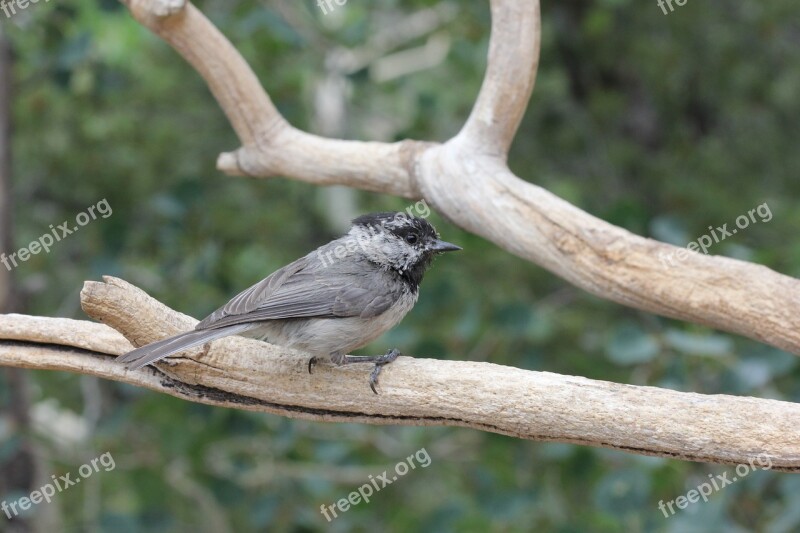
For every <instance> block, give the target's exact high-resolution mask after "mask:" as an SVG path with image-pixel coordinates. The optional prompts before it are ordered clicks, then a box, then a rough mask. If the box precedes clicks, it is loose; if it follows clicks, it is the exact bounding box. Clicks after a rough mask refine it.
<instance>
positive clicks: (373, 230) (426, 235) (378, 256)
mask: <svg viewBox="0 0 800 533" xmlns="http://www.w3.org/2000/svg"><path fill="white" fill-rule="evenodd" d="M348 236H349V237H353V238H355V239H356V240H357V241H358V244H359V251H360V252H361V253H363V254H364V256H365V257H366V258H367V259H368V260H369V261H372V262H373V263H375V264H377V265H380V266H381V267H383V268H386V269H391V270H394V271H395V272H397V273H398V274H400V275H401V276H403V277H404V278H406V279H407V280H409V281H411V282H412V283H413V284H414V285H418V284H419V282H420V281H422V275H423V274H424V273H425V270H426V269H427V268H428V267H429V266H430V264H431V261H433V258H434V257H435V256H436V255H438V254H441V253H444V252H452V251H455V250H460V249H461V248H460V247H458V246H456V245H455V244H450V243H449V242H445V241H443V240H440V239H439V234H438V233H437V232H436V229H435V228H434V227H433V226H432V225H431V224H430V223H429V222H428V221H427V220H425V219H424V218H417V217H414V216H410V215H408V214H406V213H403V212H391V211H390V212H385V213H370V214H368V215H362V216H360V217H358V218H356V219H355V220H353V227H352V229H351V230H350V233H349V234H348Z"/></svg>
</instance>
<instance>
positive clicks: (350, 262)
mask: <svg viewBox="0 0 800 533" xmlns="http://www.w3.org/2000/svg"><path fill="white" fill-rule="evenodd" d="M460 249H461V248H459V247H458V246H456V245H454V244H450V243H448V242H444V241H442V240H439V235H438V233H437V232H436V230H435V229H434V227H433V226H432V225H431V224H430V223H428V221H427V220H425V219H423V218H417V217H413V216H410V215H408V214H406V213H403V212H399V213H395V212H386V213H372V214H368V215H363V216H361V217H358V218H356V219H355V220H353V225H352V228H351V229H350V231H349V232H348V233H347V234H346V235H344V236H343V237H340V238H339V239H336V240H334V241H331V242H329V243H328V244H325V245H323V246H321V247H320V248H318V249H317V250H315V251H313V252H311V253H310V254H308V255H306V256H305V257H301V258H300V259H298V260H297V261H295V262H293V263H290V264H288V265H286V266H285V267H283V268H281V269H280V270H278V271H276V272H274V273H273V274H271V275H270V276H268V277H267V278H265V279H263V280H261V281H260V282H258V283H256V284H255V285H253V286H252V287H250V288H249V289H246V290H245V291H243V292H241V293H239V294H238V295H237V296H235V297H234V298H233V299H232V300H231V301H229V302H228V303H227V304H225V305H224V306H223V307H221V308H219V309H217V310H216V311H214V312H213V313H211V314H210V315H209V316H208V317H206V318H205V319H204V320H203V321H202V322H200V323H199V324H197V327H196V328H195V329H194V331H189V332H186V333H181V334H179V335H175V336H174V337H169V338H167V339H164V340H160V341H157V342H153V343H151V344H148V345H146V346H142V347H141V348H137V349H136V350H133V351H131V352H128V353H126V354H124V355H121V356H120V357H119V358H118V360H119V361H120V362H122V363H125V364H126V365H127V366H128V368H130V369H137V368H141V367H143V366H145V365H149V364H151V363H155V362H156V361H159V360H161V359H163V358H165V357H168V356H170V355H172V354H175V353H177V352H181V351H184V350H187V349H189V348H192V347H194V346H198V345H201V344H205V343H207V342H210V341H213V340H216V339H219V338H221V337H227V336H228V335H237V334H238V335H243V336H245V337H251V338H256V339H260V340H263V341H267V342H269V343H271V344H276V345H278V346H285V347H287V348H295V349H298V350H302V351H305V352H308V353H309V354H311V355H312V356H313V357H312V358H311V359H310V360H309V362H308V371H309V373H310V372H311V369H312V367H313V365H314V363H315V362H316V361H317V358H318V357H328V358H330V360H331V361H333V363H335V364H337V365H343V364H347V363H374V364H375V367H374V369H373V371H372V374H371V375H370V379H369V384H370V387H371V388H372V391H373V392H374V393H375V394H377V390H376V389H375V386H376V385H377V382H378V375H379V374H380V371H381V368H383V366H384V365H386V364H389V363H391V362H392V361H394V360H395V359H397V356H398V355H400V352H399V351H398V350H396V349H393V350H390V351H388V352H387V353H386V354H384V355H375V356H371V355H370V356H354V355H348V353H349V352H351V351H352V350H355V349H357V348H360V347H362V346H364V345H366V344H367V343H369V342H370V341H372V340H374V339H376V338H377V337H379V336H380V335H381V334H383V333H384V332H386V331H388V330H390V329H391V328H393V327H394V326H395V325H397V324H398V323H399V322H400V320H402V319H403V317H404V316H405V315H406V313H408V312H409V311H410V310H411V308H412V307H414V304H415V303H416V302H417V297H418V295H419V285H420V282H422V276H423V275H424V274H425V271H426V270H427V269H428V267H429V266H430V264H431V262H432V261H433V258H434V257H435V256H436V255H438V254H440V253H443V252H450V251H454V250H460Z"/></svg>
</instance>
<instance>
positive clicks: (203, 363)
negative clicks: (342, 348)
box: [0, 278, 800, 472]
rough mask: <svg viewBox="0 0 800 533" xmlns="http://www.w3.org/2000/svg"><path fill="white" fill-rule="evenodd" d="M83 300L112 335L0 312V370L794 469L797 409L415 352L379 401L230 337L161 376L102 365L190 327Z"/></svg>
mask: <svg viewBox="0 0 800 533" xmlns="http://www.w3.org/2000/svg"><path fill="white" fill-rule="evenodd" d="M81 299H82V305H83V308H84V310H85V311H86V312H87V313H88V314H89V315H91V316H93V317H94V318H96V319H98V320H101V321H104V322H106V323H107V324H109V325H110V326H112V327H113V328H114V329H112V328H111V327H108V326H104V325H101V324H95V323H91V322H84V321H76V320H66V319H55V318H37V317H27V316H22V315H0V365H6V366H15V367H20V368H33V369H49V370H66V371H70V372H78V373H83V374H90V375H94V376H99V377H103V378H107V379H113V380H116V381H121V382H125V383H130V384H133V385H137V386H141V387H147V388H149V389H152V390H154V391H159V392H163V393H166V394H170V395H172V396H176V397H178V398H183V399H185V400H189V401H195V402H201V403H206V404H211V405H218V406H222V407H235V408H241V409H248V410H254V411H264V412H269V413H274V414H279V415H283V416H288V417H292V418H302V419H307V420H317V421H329V422H363V423H368V424H400V425H420V426H427V425H440V426H461V427H468V428H474V429H479V430H483V431H490V432H494V433H500V434H504V435H510V436H514V437H519V438H524V439H531V440H540V441H558V442H568V443H575V444H583V445H589V446H600V447H605V448H614V449H620V450H625V451H628V452H632V453H638V454H645V455H658V456H663V457H671V458H677V459H684V460H691V461H704V462H717V463H728V464H738V463H746V462H747V461H748V460H749V459H750V458H754V457H756V456H757V455H759V454H767V455H768V456H769V457H770V460H771V461H772V464H773V465H774V468H775V469H777V470H784V471H789V472H800V405H797V404H793V403H789V402H781V401H775V400H761V399H756V398H743V397H734V396H722V395H717V396H706V395H702V394H693V393H683V392H676V391H672V390H663V389H658V388H653V387H636V386H630V385H620V384H615V383H608V382H604V381H595V380H590V379H586V378H581V377H572V376H561V375H557V374H551V373H547V372H529V371H525V370H520V369H515V368H509V367H503V366H499V365H493V364H489V363H473V362H459V361H439V360H434V359H416V358H411V357H401V358H399V359H398V360H397V361H396V362H395V363H392V364H391V365H389V366H387V367H386V368H385V369H384V372H383V373H382V374H381V394H380V395H377V396H376V395H374V394H373V393H372V391H370V389H369V386H368V385H367V376H368V374H369V368H364V367H360V365H352V366H348V367H334V366H331V365H329V364H320V365H318V366H317V367H315V371H314V374H312V375H309V374H308V371H307V369H306V364H307V361H308V356H307V355H304V354H301V353H298V352H293V351H291V350H287V349H284V348H279V347H275V346H271V345H268V344H265V343H262V342H258V341H254V340H250V339H244V338H239V337H232V338H226V339H222V340H220V341H216V342H214V343H212V344H211V345H210V349H209V348H208V347H204V348H198V349H195V350H192V351H189V352H187V353H186V354H184V355H183V356H179V357H177V358H173V359H168V360H166V361H165V362H164V363H162V364H159V367H158V369H152V368H146V369H143V370H138V371H129V370H126V369H125V368H124V367H123V366H122V365H119V364H117V363H116V362H115V361H114V360H113V359H112V357H113V356H117V355H119V354H122V353H124V352H126V351H128V350H130V349H131V345H132V344H134V345H140V344H143V343H147V342H151V341H154V340H157V339H159V338H162V337H165V336H167V335H172V334H174V333H177V332H180V331H183V330H187V329H190V328H192V327H193V326H194V324H195V323H196V320H194V319H192V318H190V317H188V316H186V315H182V314H180V313H177V312H175V311H173V310H171V309H169V308H168V307H166V306H164V305H163V304H161V303H159V302H157V301H156V300H153V299H152V298H150V297H149V296H148V295H147V294H145V293H144V292H142V291H141V290H139V289H137V288H136V287H133V286H132V285H129V284H128V283H126V282H124V281H122V280H118V279H114V278H106V280H105V283H97V282H87V283H86V285H85V287H84V290H83V292H82V294H81ZM115 330H118V331H119V332H121V333H117V331H115ZM123 335H124V336H123ZM126 338H127V340H126Z"/></svg>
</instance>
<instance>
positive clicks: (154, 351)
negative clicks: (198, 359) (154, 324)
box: [117, 324, 253, 370]
mask: <svg viewBox="0 0 800 533" xmlns="http://www.w3.org/2000/svg"><path fill="white" fill-rule="evenodd" d="M252 327H253V325H252V324H236V325H234V326H228V327H225V328H217V329H201V330H195V331H188V332H186V333H180V334H178V335H175V336H174V337H168V338H166V339H163V340H160V341H156V342H151V343H150V344H147V345H145V346H142V347H141V348H137V349H135V350H132V351H130V352H128V353H126V354H123V355H120V356H119V357H117V361H119V362H120V363H125V364H126V365H127V366H128V368H129V369H131V370H136V369H137V368H142V367H143V366H146V365H149V364H151V363H155V362H156V361H160V360H161V359H164V358H165V357H168V356H170V355H172V354H174V353H178V352H181V351H183V350H188V349H189V348H194V347H195V346H199V345H201V344H205V343H207V342H210V341H213V340H216V339H219V338H222V337H227V336H229V335H236V334H237V333H241V332H243V331H246V330H248V329H251V328H252Z"/></svg>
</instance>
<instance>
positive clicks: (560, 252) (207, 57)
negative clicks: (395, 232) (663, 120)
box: [126, 0, 800, 354]
mask: <svg viewBox="0 0 800 533" xmlns="http://www.w3.org/2000/svg"><path fill="white" fill-rule="evenodd" d="M164 2H171V3H173V4H182V2H181V1H176V0H126V3H127V4H128V5H129V7H130V8H131V12H132V13H133V15H134V17H136V19H137V20H139V21H140V22H141V23H142V24H144V25H146V26H147V27H149V28H151V29H152V30H153V31H155V32H156V33H157V34H158V35H160V36H161V37H163V38H164V39H165V40H166V41H167V42H169V43H170V44H171V45H172V46H173V47H174V48H175V49H176V50H177V51H178V52H179V53H180V54H181V55H183V56H184V57H185V58H186V59H187V60H188V61H189V62H191V63H192V65H194V66H195V68H196V69H197V70H198V72H200V74H201V75H202V76H203V77H204V78H205V79H206V81H207V82H208V84H209V87H211V90H212V92H214V95H215V96H216V97H217V100H218V101H219V103H220V105H221V106H222V108H223V109H224V110H225V112H226V113H227V115H228V116H229V117H232V118H231V122H232V124H233V126H234V129H236V131H237V133H239V136H240V139H241V140H242V142H243V144H244V147H243V148H241V149H239V150H238V151H236V152H233V153H227V154H222V155H221V156H220V158H219V161H218V167H219V168H220V169H221V170H223V171H225V172H227V173H231V174H242V173H244V174H247V175H250V176H261V177H267V176H274V175H283V176H287V177H290V178H294V179H298V180H302V181H306V182H309V183H314V184H317V185H331V184H340V185H347V186H350V187H356V188H361V189H367V190H371V191H378V192H384V193H387V194H394V195H398V196H403V197H409V198H415V197H420V196H421V197H423V198H425V199H426V200H427V201H428V203H430V204H431V205H433V206H434V207H435V208H436V209H437V210H438V211H439V212H440V213H441V214H442V215H444V216H446V217H448V218H449V219H450V220H452V221H453V222H454V223H456V224H458V225H459V226H461V227H462V228H464V229H466V230H468V231H471V232H473V233H475V234H478V235H481V236H482V237H485V238H487V239H489V240H491V241H492V242H494V243H496V244H497V245H498V246H500V247H502V248H503V249H505V250H507V251H509V252H511V253H514V254H516V255H518V256H520V257H522V258H524V259H527V260H529V261H531V262H533V263H536V264H538V265H541V266H542V267H544V268H546V269H548V270H550V271H551V272H553V273H555V274H556V275H558V276H561V277H562V278H564V279H566V280H568V281H570V282H571V283H573V284H575V285H577V286H578V287H580V288H582V289H584V290H587V291H589V292H591V293H593V294H595V295H597V296H600V297H602V298H607V299H609V300H612V301H615V302H618V303H621V304H623V305H626V306H630V307H635V308H637V309H642V310H645V311H649V312H652V313H656V314H660V315H663V316H668V317H672V318H677V319H681V320H686V321H689V322H696V323H698V324H704V325H707V326H710V327H714V328H718V329H721V330H725V331H730V332H733V333H738V334H740V335H744V336H746V337H750V338H752V339H756V340H759V341H761V342H764V343H767V344H770V345H772V346H775V347H778V348H780V349H783V350H787V351H789V352H793V353H795V354H800V297H798V295H800V282H798V280H796V279H793V278H790V277H788V276H784V275H782V274H778V273H776V272H774V271H772V270H770V269H768V268H765V267H763V266H759V265H754V264H751V263H747V262H744V261H738V260H733V259H728V258H725V257H719V256H705V255H701V254H698V253H690V254H689V256H688V259H686V260H684V261H682V262H680V263H679V264H677V265H675V266H672V265H671V264H670V262H669V261H668V260H666V259H665V258H669V257H671V256H673V254H675V253H676V252H678V251H679V250H681V249H679V248H677V247H674V246H671V245H668V244H664V243H660V242H657V241H653V240H650V239H646V238H642V237H639V236H637V235H634V234H632V233H630V232H628V231H626V230H624V229H622V228H618V227H616V226H613V225H611V224H608V223H606V222H604V221H602V220H600V219H598V218H596V217H594V216H592V215H590V214H588V213H586V212H584V211H582V210H580V209H578V208H576V207H574V206H572V205H570V204H569V203H567V202H565V201H563V200H561V199H560V198H558V197H556V196H555V195H553V194H551V193H549V192H548V191H545V190H544V189H542V188H540V187H537V186H535V185H532V184H530V183H527V182H525V181H523V180H521V179H519V178H517V177H516V176H514V175H513V174H512V173H511V172H510V171H509V170H508V168H507V166H506V163H505V159H506V154H507V151H508V148H509V146H510V143H511V141H512V138H513V136H514V133H515V132H516V129H517V127H518V125H519V123H520V120H521V118H522V115H523V113H524V111H525V106H526V103H527V100H528V98H529V96H530V93H531V90H532V89H533V83H534V79H535V74H536V68H537V64H538V58H539V40H540V34H541V28H540V24H541V22H540V14H539V2H538V1H532V0H492V2H491V6H492V35H491V41H490V45H489V58H488V67H487V71H486V76H485V79H484V83H483V86H482V88H481V91H480V94H479V96H478V99H477V102H476V104H475V107H474V109H473V111H472V113H471V115H470V117H469V119H468V120H467V122H466V124H465V125H464V128H463V129H462V131H461V132H460V133H459V134H458V135H457V136H456V137H455V138H453V139H451V140H450V141H448V142H447V143H445V144H443V145H441V144H435V143H422V142H418V141H403V142H401V143H394V144H385V143H364V142H357V141H340V140H332V139H324V138H321V137H318V136H315V135H310V134H308V133H304V132H301V131H299V130H297V129H295V128H293V127H292V126H290V125H289V124H288V123H286V121H285V120H283V118H282V117H280V115H279V114H278V112H277V110H276V109H275V107H274V106H273V105H272V103H271V101H270V100H269V97H268V96H266V93H265V92H264V90H263V88H262V87H261V86H256V85H257V82H256V81H255V75H254V74H253V73H252V71H251V70H250V68H249V66H248V65H247V63H246V62H245V61H244V59H242V57H241V56H240V55H239V53H238V52H237V51H236V49H235V48H234V47H233V46H231V45H230V43H229V42H228V41H227V40H225V38H224V37H223V36H222V35H221V34H220V33H219V31H218V30H217V29H216V28H215V27H214V26H213V25H212V24H211V22H209V21H208V19H206V18H205V17H203V15H202V14H200V13H199V12H198V11H197V10H196V9H195V8H194V7H193V6H192V5H191V4H188V3H187V4H186V7H185V9H183V10H180V9H179V8H175V10H174V11H177V14H174V15H169V16H166V17H159V16H156V15H155V14H154V13H156V12H159V13H164V12H167V11H169V10H166V9H164V8H163V7H159V6H160V5H161V4H162V3H164ZM217 65H226V66H227V68H226V69H224V70H222V69H219V68H216V66H217ZM254 139H257V140H254ZM320 161H324V162H325V164H324V165H323V164H320ZM673 264H674V263H673Z"/></svg>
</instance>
